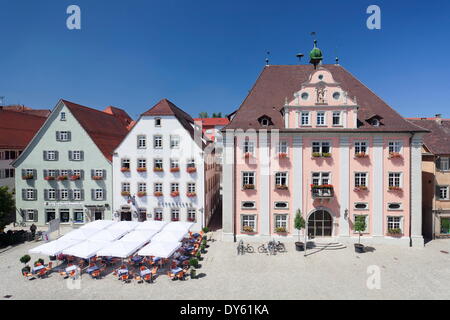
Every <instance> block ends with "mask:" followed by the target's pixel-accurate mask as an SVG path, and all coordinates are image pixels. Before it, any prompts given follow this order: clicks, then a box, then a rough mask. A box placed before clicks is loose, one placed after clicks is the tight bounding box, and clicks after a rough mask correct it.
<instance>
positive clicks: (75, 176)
mask: <svg viewBox="0 0 450 320" xmlns="http://www.w3.org/2000/svg"><path fill="white" fill-rule="evenodd" d="M80 179H81V177H80V176H79V175H73V176H71V177H70V180H72V181H77V180H80Z"/></svg>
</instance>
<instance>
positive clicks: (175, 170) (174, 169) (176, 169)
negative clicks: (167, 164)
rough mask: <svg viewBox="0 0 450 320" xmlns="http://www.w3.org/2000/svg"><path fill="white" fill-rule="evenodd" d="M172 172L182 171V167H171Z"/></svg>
mask: <svg viewBox="0 0 450 320" xmlns="http://www.w3.org/2000/svg"><path fill="white" fill-rule="evenodd" d="M170 172H180V168H170Z"/></svg>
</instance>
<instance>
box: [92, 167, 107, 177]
mask: <svg viewBox="0 0 450 320" xmlns="http://www.w3.org/2000/svg"><path fill="white" fill-rule="evenodd" d="M104 173H105V171H104V170H102V169H95V170H94V177H101V178H103V176H104Z"/></svg>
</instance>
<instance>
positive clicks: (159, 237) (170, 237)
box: [152, 230, 187, 242]
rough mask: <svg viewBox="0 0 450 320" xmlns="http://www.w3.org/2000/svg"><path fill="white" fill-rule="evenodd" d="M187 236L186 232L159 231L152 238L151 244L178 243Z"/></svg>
mask: <svg viewBox="0 0 450 320" xmlns="http://www.w3.org/2000/svg"><path fill="white" fill-rule="evenodd" d="M186 235H187V231H186V230H173V231H164V230H163V231H161V232H160V233H158V234H156V235H155V236H154V237H153V238H152V242H179V241H181V240H183V238H184V237H185V236H186Z"/></svg>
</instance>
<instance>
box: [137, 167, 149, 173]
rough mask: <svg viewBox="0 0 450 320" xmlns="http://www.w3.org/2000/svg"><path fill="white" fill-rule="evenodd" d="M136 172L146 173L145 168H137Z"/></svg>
mask: <svg viewBox="0 0 450 320" xmlns="http://www.w3.org/2000/svg"><path fill="white" fill-rule="evenodd" d="M137 172H147V168H137Z"/></svg>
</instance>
